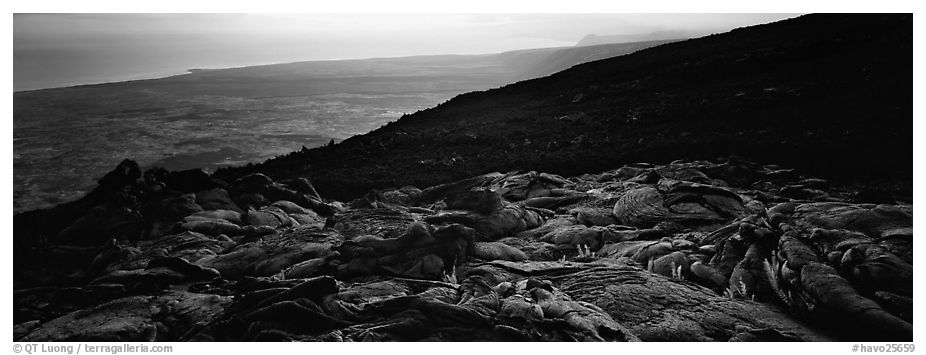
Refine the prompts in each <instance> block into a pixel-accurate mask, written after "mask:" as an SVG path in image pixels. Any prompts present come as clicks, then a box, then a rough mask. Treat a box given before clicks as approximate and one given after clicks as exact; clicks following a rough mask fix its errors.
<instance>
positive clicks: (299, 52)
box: [13, 14, 795, 90]
mask: <svg viewBox="0 0 926 355" xmlns="http://www.w3.org/2000/svg"><path fill="white" fill-rule="evenodd" d="M794 16H795V15H792V14H517V15H492V14H471V15H454V14H433V15H428V14H408V15H402V14H367V15H348V14H279V15H274V14H15V15H14V17H13V65H14V90H25V89H35V88H46V87H57V86H67V85H76V84H85V83H98V82H106V81H117V80H129V79H140V78H152V77H161V76H167V75H173V74H179V73H183V72H184V71H185V70H186V69H189V68H221V67H234V66H245V65H257V64H268V63H285V62H293V61H302V60H326V59H345V58H370V57H394V56H408V55H419V54H475V53H495V52H502V51H507V50H514V49H526V48H539V47H556V46H571V45H574V44H575V43H576V42H577V41H579V40H580V39H581V38H582V37H584V36H585V35H588V34H598V35H635V34H649V33H653V32H660V31H681V32H683V33H690V34H691V36H700V35H705V34H710V33H716V32H723V31H727V30H730V29H732V28H735V27H741V26H746V25H752V24H758V23H766V22H771V21H775V20H779V19H784V18H789V17H794Z"/></svg>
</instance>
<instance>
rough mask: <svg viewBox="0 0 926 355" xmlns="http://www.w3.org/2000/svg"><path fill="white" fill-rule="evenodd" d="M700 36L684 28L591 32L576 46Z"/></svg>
mask: <svg viewBox="0 0 926 355" xmlns="http://www.w3.org/2000/svg"><path fill="white" fill-rule="evenodd" d="M693 37H700V35H699V33H695V32H691V31H683V30H674V31H656V32H652V33H646V34H625V35H603V36H599V35H595V34H590V35H586V36H585V37H582V39H581V40H579V42H578V43H576V47H582V46H596V45H601V44H615V43H630V42H647V41H664V40H669V39H679V38H684V39H688V38H693Z"/></svg>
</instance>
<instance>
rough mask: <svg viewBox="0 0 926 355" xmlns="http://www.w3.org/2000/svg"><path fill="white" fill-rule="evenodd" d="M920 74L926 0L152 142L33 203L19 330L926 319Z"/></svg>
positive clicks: (734, 336)
mask: <svg viewBox="0 0 926 355" xmlns="http://www.w3.org/2000/svg"><path fill="white" fill-rule="evenodd" d="M910 84H912V16H911V15H808V16H802V17H800V18H797V19H793V20H787V21H782V22H778V23H774V24H769V25H762V26H754V27H749V28H744V29H738V30H735V31H733V32H730V33H727V34H721V35H714V36H709V37H705V38H701V39H696V40H690V41H685V42H678V43H672V44H668V45H663V46H659V47H655V48H652V49H649V50H644V51H641V52H637V53H635V54H632V55H628V56H623V57H617V58H612V59H606V60H602V61H597V62H592V63H588V64H584V65H580V66H576V67H574V68H572V69H569V70H566V71H563V72H560V73H557V74H554V75H552V76H549V77H546V78H541V79H536V80H531V81H526V82H521V83H517V84H512V85H509V86H506V87H504V88H500V89H496V90H490V91H486V92H478V93H471V94H466V95H462V96H460V97H457V98H455V99H453V100H451V101H450V102H448V103H445V104H443V105H440V106H438V107H435V108H432V109H429V110H425V111H423V112H419V113H416V114H413V115H409V116H406V117H403V118H402V119H400V120H399V121H397V122H395V123H392V124H390V125H388V126H386V127H384V128H381V129H379V130H376V131H374V132H371V133H369V134H366V135H362V136H357V137H354V138H351V139H348V140H345V141H343V142H341V143H338V144H333V145H329V146H326V147H322V148H317V149H308V150H303V151H300V152H295V153H293V154H290V155H288V156H285V157H281V158H278V159H274V160H270V161H267V162H265V163H263V164H258V165H250V166H246V167H239V168H233V169H224V170H220V171H217V172H216V173H214V174H211V175H210V174H208V173H206V172H205V171H203V170H199V169H191V170H183V171H168V170H165V169H161V168H152V169H148V170H146V171H142V169H140V168H139V166H138V164H137V163H136V162H135V161H132V160H128V159H127V160H125V161H123V162H122V163H121V164H119V165H118V166H117V167H116V168H115V169H113V170H112V171H111V172H109V173H108V174H106V175H105V176H103V177H102V178H100V179H99V181H98V184H97V186H96V187H95V188H94V189H93V190H92V191H91V192H90V193H88V194H87V195H86V196H84V197H83V198H81V199H79V200H77V201H74V202H70V203H65V204H61V205H58V206H56V207H54V208H51V209H47V210H37V211H30V212H26V213H21V214H17V215H15V216H14V234H13V247H14V256H15V257H14V270H13V274H14V292H13V301H14V303H13V309H14V312H13V318H14V319H13V322H14V334H13V336H14V340H17V341H33V342H37V341H292V340H295V341H912V340H913V332H912V328H913V315H912V310H913V228H912V226H913V207H912V193H911V191H912V187H911V184H912V182H911V180H912V179H911V170H912V168H911V167H910V166H911V165H909V164H910V162H911V161H912V141H911V139H910V136H909V134H910V133H909V132H908V131H907V130H908V129H909V128H910V126H909V124H910V123H909V121H907V120H909V119H910V117H912V93H911V87H912V86H911V85H910ZM731 153H736V155H737V156H730V154H731ZM641 161H642V162H641Z"/></svg>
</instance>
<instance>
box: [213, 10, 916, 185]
mask: <svg viewBox="0 0 926 355" xmlns="http://www.w3.org/2000/svg"><path fill="white" fill-rule="evenodd" d="M912 21H913V20H912V16H911V15H909V14H893V15H892V14H879V15H857V14H850V15H841V14H820V15H807V16H802V17H799V18H796V19H791V20H785V21H781V22H777V23H772V24H767V25H760V26H753V27H748V28H742V29H737V30H734V31H732V32H729V33H725V34H719V35H712V36H708V37H704V38H699V39H693V40H688V41H683V42H676V43H671V44H666V45H662V46H658V47H654V48H650V49H647V50H643V51H639V52H636V53H634V54H630V55H626V56H621V57H616V58H611V59H605V60H600V61H596V62H591V63H587V64H583V65H579V66H576V67H573V68H571V69H569V70H566V71H562V72H559V73H556V74H554V75H551V76H549V77H545V78H540V79H535V80H529V81H524V82H519V83H517V84H512V85H508V86H506V87H503V88H500V89H495V90H489V91H484V92H474V93H469V94H464V95H460V96H458V97H456V98H454V99H452V100H450V101H448V102H446V103H444V104H441V105H439V106H437V107H434V108H431V109H428V110H424V111H421V112H418V113H415V114H412V115H408V116H405V117H403V118H402V119H400V120H399V121H397V122H393V123H391V124H389V125H387V126H385V127H383V128H381V129H378V130H376V131H374V132H371V133H369V134H365V135H362V136H356V137H353V138H351V139H348V140H345V141H344V142H342V143H339V144H337V145H333V146H329V147H322V148H318V149H312V150H303V151H300V152H295V153H292V154H290V155H287V156H284V157H279V158H277V159H273V160H270V161H267V162H265V163H263V164H260V165H252V166H247V167H241V168H232V169H224V170H220V171H218V172H217V173H216V175H215V176H216V177H220V178H224V179H226V180H228V181H231V180H232V179H233V178H235V177H238V176H242V175H244V174H246V173H249V172H254V171H260V172H264V173H267V174H269V175H271V176H273V177H284V176H292V175H304V176H307V177H308V178H309V179H311V180H312V181H313V182H315V183H316V186H317V187H318V188H319V190H320V191H321V192H322V194H326V195H327V196H330V197H333V198H341V199H345V198H351V197H355V196H357V195H359V194H363V193H365V191H366V189H368V188H380V187H386V186H401V185H407V184H413V185H418V186H428V185H432V184H436V183H439V182H445V181H451V180H453V179H457V178H463V177H468V176H473V175H475V174H479V173H484V172H489V171H507V170H512V169H537V170H542V171H548V172H553V173H559V174H565V175H573V174H579V173H584V172H592V171H600V170H604V169H609V168H613V167H614V166H620V164H622V163H627V162H634V161H648V162H664V161H669V160H673V159H679V158H712V157H717V156H726V155H731V154H735V155H740V156H744V157H747V158H750V159H754V160H758V161H763V162H769V163H779V164H787V165H789V166H795V167H798V168H801V169H804V170H806V171H808V172H809V173H812V174H816V175H822V176H825V177H829V178H835V179H850V180H851V179H871V178H894V179H902V180H909V179H910V178H911V177H912V164H911V162H912V129H911V127H912V107H913V105H912V100H913V98H912V83H913V78H912V73H913V55H912V50H913V44H912V26H913V22H912Z"/></svg>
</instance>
